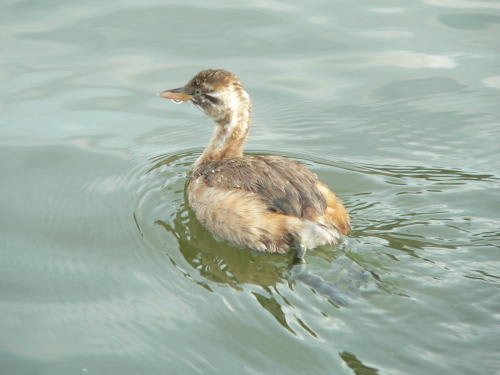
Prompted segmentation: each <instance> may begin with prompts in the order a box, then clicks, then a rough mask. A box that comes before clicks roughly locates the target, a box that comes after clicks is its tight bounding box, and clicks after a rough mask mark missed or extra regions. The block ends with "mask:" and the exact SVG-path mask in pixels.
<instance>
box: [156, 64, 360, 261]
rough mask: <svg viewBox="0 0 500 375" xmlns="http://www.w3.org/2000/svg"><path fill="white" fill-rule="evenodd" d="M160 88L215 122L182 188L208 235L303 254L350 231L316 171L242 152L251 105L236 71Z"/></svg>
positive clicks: (256, 247)
mask: <svg viewBox="0 0 500 375" xmlns="http://www.w3.org/2000/svg"><path fill="white" fill-rule="evenodd" d="M159 95H160V96H161V97H163V98H167V99H172V100H174V101H190V102H191V103H193V104H194V105H195V106H197V107H199V108H201V109H202V110H203V111H204V112H205V114H207V115H208V116H209V117H210V118H212V120H213V121H214V122H215V131H214V134H213V136H212V139H211V140H210V143H209V144H208V146H207V148H206V149H205V150H204V151H203V153H202V154H201V156H200V157H199V158H198V159H197V160H196V162H195V163H194V166H193V171H192V175H191V178H190V180H189V184H188V189H187V193H188V200H189V205H190V207H191V209H192V210H193V211H194V213H195V215H196V217H197V219H198V220H199V221H200V222H201V223H202V224H203V225H204V226H205V227H206V228H207V229H208V230H210V231H211V232H212V233H213V234H215V235H216V236H218V237H220V238H221V239H224V240H228V241H230V242H233V243H235V244H237V245H240V246H242V247H246V248H250V249H253V250H257V251H261V252H268V253H279V254H284V253H287V252H289V251H290V249H293V248H295V250H296V252H297V253H296V256H297V258H302V257H303V256H304V254H305V251H306V250H307V249H311V248H314V247H317V246H319V245H326V244H336V243H337V242H338V241H339V239H340V238H341V236H342V235H346V234H348V233H349V231H350V224H349V215H348V213H347V211H346V209H345V208H344V206H343V205H342V203H341V202H340V200H339V199H338V198H337V196H336V195H335V194H334V193H333V192H332V191H331V190H330V189H329V188H328V187H327V185H326V184H324V183H323V182H321V181H319V180H318V178H317V176H316V175H315V174H314V173H312V172H311V171H309V170H308V169H306V168H305V167H304V166H303V165H301V164H300V163H298V162H296V161H292V160H289V159H287V158H285V157H281V156H274V155H265V156H264V155H243V146H244V144H245V140H246V138H247V135H248V131H249V129H250V121H251V108H252V105H251V103H250V97H249V96H248V94H247V92H246V91H245V89H244V88H243V86H242V85H241V82H240V80H239V78H238V77H237V76H235V75H234V74H231V73H229V72H227V71H225V70H211V69H210V70H203V71H201V72H199V73H198V74H197V75H195V76H194V77H193V78H192V79H191V80H190V81H189V82H188V83H187V84H186V85H185V86H183V87H181V88H178V89H173V90H166V91H163V92H161V93H160V94H159Z"/></svg>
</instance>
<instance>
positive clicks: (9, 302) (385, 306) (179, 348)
mask: <svg viewBox="0 0 500 375" xmlns="http://www.w3.org/2000/svg"><path fill="white" fill-rule="evenodd" d="M0 20H1V23H0V41H1V44H0V48H1V54H0V79H1V81H2V84H1V85H0V94H1V101H0V110H1V112H0V126H1V129H2V135H1V137H0V160H1V163H0V178H1V183H0V204H1V208H2V215H0V259H1V261H0V269H1V271H0V332H1V333H2V334H1V339H0V373H1V374H15V375H18V374H118V373H120V374H165V373H169V374H170V373H172V374H181V373H182V374H194V373H203V374H219V373H224V374H232V373H243V374H264V373H266V374H267V373H297V374H305V373H307V374H356V375H359V374H368V375H370V374H493V373H496V372H498V371H499V370H500V362H499V361H498V353H499V352H500V344H499V341H498V337H499V334H500V332H499V329H498V327H499V320H500V319H499V314H498V312H499V308H500V300H499V298H498V288H499V286H500V273H499V271H498V270H499V265H500V262H499V255H498V254H499V243H500V234H499V212H500V200H499V187H500V162H499V158H498V150H499V147H498V144H499V141H500V106H499V105H498V103H499V102H500V72H499V69H498V68H499V61H500V50H499V48H498V35H500V3H499V2H498V1H471V0H453V1H452V0H420V1H414V2H403V1H390V2H389V1H383V0H376V1H372V2H369V3H368V2H364V3H352V2H346V1H320V0H315V1H311V2H307V3H305V2H298V1H287V2H285V1H272V0H271V1H268V0H262V1H261V0H255V1H248V2H245V3H244V4H243V3H241V4H239V3H238V4H237V3H234V2H229V1H219V2H217V3H210V2H202V1H195V0H193V1H189V0H188V1H186V0H184V1H182V2H181V1H170V2H164V1H160V0H147V1H141V2H140V3H139V2H133V1H130V0H128V1H121V2H118V3H116V4H115V3H111V2H109V3H103V2H98V1H72V2H54V1H49V0H42V1H21V0H7V1H4V2H2V4H0ZM216 67H221V68H225V69H228V70H230V71H232V72H234V73H237V74H238V75H239V76H240V77H241V79H242V81H243V83H244V84H245V86H246V87H247V89H248V91H249V93H250V95H251V97H252V99H253V103H254V125H253V129H252V133H251V138H250V140H249V142H248V146H247V150H248V152H250V153H271V154H280V155H286V156H288V157H290V158H293V159H295V160H299V161H301V162H302V163H304V164H305V165H307V166H308V167H309V168H311V169H312V170H314V171H315V172H316V173H317V174H318V175H319V176H320V177H321V179H322V180H324V181H325V182H327V183H328V184H329V185H330V186H331V187H332V188H333V189H334V190H335V191H336V192H337V193H338V194H339V196H340V197H341V198H342V199H343V201H344V203H345V204H346V206H347V207H348V209H349V211H350V212H351V215H352V223H353V227H354V230H353V233H352V235H351V236H350V237H349V239H348V241H347V242H346V243H345V244H343V245H341V246H339V247H338V248H336V249H331V248H327V247H325V248H319V249H316V250H314V251H311V252H309V253H308V255H307V265H306V266H305V267H303V268H297V267H291V266H290V262H291V259H290V258H289V257H280V256H266V255H262V254H254V253H251V252H248V251H246V250H244V249H239V248H236V247H234V246H231V245H229V244H227V243H224V242H220V241H218V240H217V239H215V238H213V237H212V236H211V235H210V234H209V233H208V232H207V231H205V230H204V229H203V228H202V227H201V226H200V224H199V223H198V222H197V221H196V220H195V219H194V218H193V215H192V213H190V211H189V210H188V208H187V206H186V199H185V195H184V189H185V183H186V178H187V176H188V175H189V170H190V165H191V164H192V163H193V161H194V160H195V159H196V157H197V156H198V155H199V154H200V152H201V151H202V149H203V147H204V145H205V144H206V143H207V141H208V139H209V137H210V133H211V129H212V125H211V124H210V122H209V121H208V120H207V119H205V118H204V117H203V115H202V114H201V113H200V112H198V111H196V110H194V108H192V107H190V106H188V105H181V106H175V105H173V104H171V103H169V102H167V101H165V100H162V99H160V98H157V97H155V95H154V94H155V93H156V92H158V91H160V90H163V89H168V88H172V87H178V86H179V85H181V84H182V83H184V82H185V81H186V80H187V79H189V78H190V77H191V76H192V75H193V74H194V73H196V72H197V71H198V70H201V69H204V68H216Z"/></svg>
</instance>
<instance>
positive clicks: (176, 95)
mask: <svg viewBox="0 0 500 375" xmlns="http://www.w3.org/2000/svg"><path fill="white" fill-rule="evenodd" d="M158 96H161V97H162V98H165V99H172V100H175V101H177V102H185V101H186V100H190V99H191V98H192V96H191V95H189V94H186V93H185V92H184V87H180V88H178V89H173V90H165V91H162V92H160V93H159V94H158Z"/></svg>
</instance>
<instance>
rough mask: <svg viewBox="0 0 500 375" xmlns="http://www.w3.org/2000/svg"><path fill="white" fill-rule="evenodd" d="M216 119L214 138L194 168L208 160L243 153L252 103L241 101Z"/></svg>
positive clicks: (237, 155) (226, 157)
mask: <svg viewBox="0 0 500 375" xmlns="http://www.w3.org/2000/svg"><path fill="white" fill-rule="evenodd" d="M214 121H215V124H216V126H215V131H214V134H213V135H212V139H211V140H210V143H209V144H208V146H207V148H205V150H204V151H203V153H202V154H201V156H200V157H199V158H198V160H197V161H196V163H195V164H194V169H197V168H198V167H199V166H201V165H202V164H205V163H208V162H212V161H218V160H222V159H228V158H237V157H240V156H242V155H243V146H244V144H245V141H246V139H247V135H248V132H249V130H250V122H251V105H250V103H249V102H244V103H241V105H239V106H238V107H237V108H235V109H234V110H232V111H228V112H226V114H225V115H224V116H221V117H219V118H216V119H214Z"/></svg>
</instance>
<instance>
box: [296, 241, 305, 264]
mask: <svg viewBox="0 0 500 375" xmlns="http://www.w3.org/2000/svg"><path fill="white" fill-rule="evenodd" d="M293 247H294V248H295V258H294V262H295V264H300V263H305V262H306V261H305V260H304V257H305V256H306V252H307V249H306V248H305V247H304V246H302V245H301V244H300V243H299V241H298V240H294V246H293Z"/></svg>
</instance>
